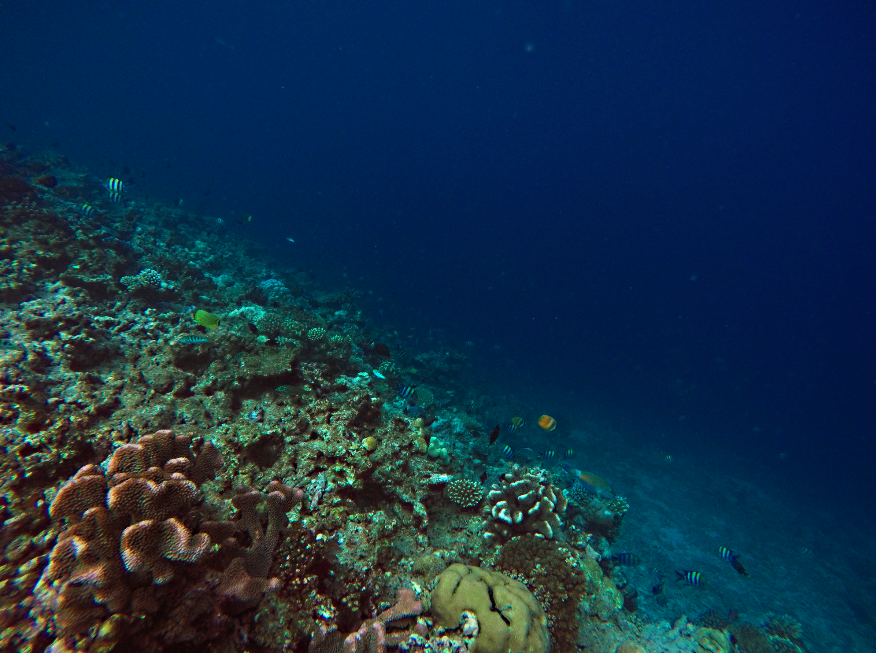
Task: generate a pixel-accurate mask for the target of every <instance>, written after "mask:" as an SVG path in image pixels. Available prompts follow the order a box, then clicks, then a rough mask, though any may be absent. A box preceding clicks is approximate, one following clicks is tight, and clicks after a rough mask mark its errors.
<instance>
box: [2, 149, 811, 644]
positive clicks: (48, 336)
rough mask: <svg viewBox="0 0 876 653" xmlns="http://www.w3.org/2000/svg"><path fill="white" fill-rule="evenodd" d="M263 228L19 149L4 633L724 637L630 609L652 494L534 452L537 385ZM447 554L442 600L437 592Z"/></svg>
mask: <svg viewBox="0 0 876 653" xmlns="http://www.w3.org/2000/svg"><path fill="white" fill-rule="evenodd" d="M228 222H231V221H228ZM242 235H243V232H242V231H237V230H236V228H235V227H234V226H233V225H231V226H230V227H229V225H228V224H226V223H225V222H224V221H223V220H221V219H218V218H215V217H210V216H204V215H198V214H196V213H193V212H190V211H186V210H182V209H181V208H180V207H178V206H167V205H165V204H162V203H161V202H156V201H154V200H153V199H149V198H147V197H145V196H142V195H139V194H138V189H137V188H136V187H135V188H132V189H130V190H129V191H128V192H126V194H125V202H124V203H113V202H111V201H110V200H109V199H108V198H107V196H106V189H105V188H104V186H103V185H102V184H101V183H99V182H97V181H96V179H95V177H94V175H92V174H90V173H89V171H86V170H81V169H76V168H74V167H73V166H71V165H70V163H69V161H67V160H66V159H65V158H64V157H60V156H57V155H53V154H51V153H46V154H43V155H40V156H38V157H37V156H29V155H27V154H24V153H22V152H20V151H13V150H11V149H9V148H7V149H6V150H4V151H2V152H0V254H2V255H0V343H2V347H0V362H2V363H3V365H2V369H0V493H2V496H0V499H2V501H0V520H2V528H0V548H2V556H3V557H2V561H0V587H2V589H3V592H0V649H2V650H34V651H40V650H49V651H51V653H60V652H61V651H67V650H69V651H72V650H90V651H95V652H96V651H109V650H111V649H113V647H115V650H117V651H121V650H125V651H133V652H135V653H136V652H137V651H141V650H143V651H145V650H148V651H155V652H160V651H179V650H183V649H184V648H191V649H192V650H198V651H215V652H216V653H219V652H220V651H221V652H222V653H231V652H232V651H244V650H254V651H259V652H260V653H280V652H282V651H293V650H297V651H302V650H304V649H305V648H307V646H308V643H309V642H311V641H312V643H311V644H310V645H311V647H312V648H313V649H314V650H318V651H350V650H354V651H359V650H378V651H379V650H383V649H384V648H397V649H398V650H401V651H433V652H435V651H446V652H454V653H464V652H466V651H471V650H474V649H475V648H477V649H478V650H479V651H482V653H483V651H486V650H489V647H490V646H491V645H492V643H493V642H495V641H498V640H500V639H501V638H502V637H509V638H510V637H511V635H512V634H513V633H518V632H519V631H521V630H522V629H523V630H525V629H527V628H528V631H527V632H528V633H529V634H528V635H526V637H527V638H531V639H532V641H530V639H526V640H525V642H523V643H519V646H518V643H516V642H514V643H512V644H509V646H511V645H513V650H514V651H515V653H516V652H517V651H519V650H527V649H529V650H531V651H540V650H544V649H545V648H546V646H547V641H548V634H549V633H550V635H551V636H552V639H553V642H554V650H572V647H573V645H574V644H585V643H586V644H588V645H590V646H591V648H592V649H593V650H614V649H615V648H617V647H618V646H621V645H623V646H628V647H635V646H637V645H639V644H642V645H643V646H644V648H646V649H648V650H651V648H649V647H650V644H649V642H659V643H660V645H663V643H666V642H675V643H676V644H677V645H678V646H679V647H681V646H686V647H687V648H679V650H717V648H720V646H722V642H721V641H718V640H719V639H720V638H719V637H718V636H717V635H713V634H711V633H710V631H723V630H724V629H723V628H722V627H718V625H716V624H711V625H709V624H700V625H698V626H697V627H694V626H692V625H690V624H688V625H684V624H682V625H680V626H678V627H672V626H670V625H669V624H668V623H660V624H651V625H650V626H652V628H651V630H648V629H647V628H646V627H645V626H643V625H641V624H637V623H635V620H634V619H633V618H631V617H630V616H629V614H628V613H627V612H626V611H624V610H623V609H621V607H620V606H621V602H622V600H623V596H622V595H621V593H620V591H619V590H618V587H617V585H615V583H614V581H613V580H612V579H611V578H610V577H609V576H607V575H606V574H607V573H609V572H611V569H610V565H608V564H606V565H605V568H604V569H603V568H602V567H600V566H599V564H598V562H599V559H600V556H599V554H598V553H597V552H596V551H594V547H595V548H597V549H598V550H599V551H600V552H601V553H603V554H604V555H605V556H606V557H607V556H609V555H610V553H609V549H608V544H607V543H606V540H611V539H613V538H614V537H616V536H617V534H618V529H619V528H620V525H621V521H622V518H623V516H624V513H625V512H626V509H627V507H626V503H625V501H624V500H623V499H621V498H619V497H616V498H614V499H611V500H605V499H599V498H595V497H594V496H593V495H592V494H589V493H587V492H586V491H583V490H581V491H580V492H579V491H578V490H576V488H571V489H570V490H567V491H566V492H567V493H568V494H567V496H569V497H570V501H569V503H568V506H569V507H568V509H567V508H566V505H567V502H566V497H565V496H563V494H561V493H560V492H559V490H558V489H557V487H556V483H557V481H556V477H554V476H552V475H551V473H550V472H548V471H545V470H541V469H536V468H531V469H529V468H521V467H518V466H510V469H509V465H510V464H509V462H508V461H506V460H505V459H504V458H502V456H501V453H500V452H501V449H500V448H499V447H490V444H489V442H488V436H487V433H489V431H490V429H491V428H492V427H493V425H495V424H496V421H497V419H498V417H497V414H498V413H502V414H505V415H506V416H507V415H511V414H514V413H515V412H517V411H518V407H516V406H508V405H500V404H508V403H510V402H511V400H510V399H507V398H504V399H501V400H500V399H496V398H491V397H490V396H488V395H487V394H485V392H484V391H483V389H480V388H477V387H474V386H475V385H476V383H473V381H472V379H473V377H472V375H471V371H470V369H469V368H470V367H471V365H472V364H471V362H470V361H469V360H468V358H467V356H466V354H465V353H462V352H460V351H457V350H456V348H455V346H454V345H453V344H452V342H451V341H450V340H449V339H447V338H446V337H444V336H441V335H440V334H439V333H438V332H437V331H436V332H435V333H434V334H433V333H428V334H416V333H405V334H400V333H398V332H395V331H393V330H392V329H389V328H387V327H385V326H381V325H379V324H376V323H373V322H370V321H369V320H368V319H367V315H368V313H369V309H370V308H371V307H373V306H374V303H373V301H372V300H371V298H370V293H369V289H367V288H354V287H347V288H342V289H325V288H322V287H320V285H319V284H318V283H317V282H316V281H315V279H314V275H313V274H312V273H310V272H307V271H303V270H299V269H296V268H294V267H291V266H290V265H289V264H288V263H287V262H285V261H284V262H282V263H280V262H275V261H271V260H270V259H267V258H265V257H260V256H255V255H253V249H254V248H253V243H251V242H248V241H247V240H246V239H245V238H244V237H242ZM192 307H196V308H197V311H195V312H193V309H192ZM420 335H422V337H420ZM399 385H402V386H412V387H414V391H413V393H411V395H410V396H407V397H400V396H399V393H398V392H397V388H398V387H399ZM463 397H465V398H463ZM521 409H522V408H521ZM535 414H537V413H535ZM503 419H507V417H506V418H503ZM168 429H173V432H171V431H169V430H168ZM146 433H151V434H152V435H143V436H142V437H140V436H141V434H146ZM533 444H534V443H533ZM222 461H224V464H222ZM479 477H481V478H483V479H487V478H489V479H492V481H493V482H495V483H496V485H493V486H492V488H491V491H490V492H489V494H488V498H487V500H486V501H484V500H483V494H484V493H483V489H482V484H481V483H478V482H476V481H474V480H466V479H476V478H479ZM211 479H212V480H211ZM254 488H255V489H254ZM296 488H303V491H302V490H300V489H296ZM305 492H306V500H305V499H304V494H305ZM478 506H480V507H478ZM564 511H565V512H564ZM561 520H562V521H561ZM563 521H565V522H566V525H565V526H564V525H563ZM499 545H503V546H501V547H500V546H499ZM460 563H469V564H471V563H475V564H479V565H480V566H481V568H469V567H463V566H461V564H460ZM448 565H451V566H450V567H449V568H447V566H448ZM445 568H447V569H446V570H445ZM461 569H465V570H468V571H466V572H465V574H464V575H465V578H467V580H465V581H464V582H465V583H466V587H468V586H469V585H472V586H475V587H477V588H479V589H477V591H476V592H475V591H474V590H472V592H473V593H472V594H471V596H469V597H468V598H472V600H473V601H474V602H473V603H472V604H471V605H470V606H463V605H460V606H458V607H459V609H457V603H460V604H462V603H465V601H464V600H463V595H459V594H458V592H457V593H456V595H454V593H453V592H451V591H449V589H450V584H449V583H450V580H448V579H451V578H453V577H454V576H455V577H457V578H458V580H460V582H462V579H463V575H462V574H461V572H460V570H461ZM442 572H443V573H442ZM500 572H501V573H500ZM439 574H440V577H439ZM503 574H504V575H503ZM436 577H438V578H439V580H438V581H437V586H436V587H435V591H434V592H433V597H437V599H438V600H437V606H435V605H433V607H432V610H431V612H430V611H429V609H428V608H429V606H428V605H427V603H428V601H427V598H428V597H427V596H426V595H423V594H420V595H419V596H414V594H412V593H411V590H410V588H415V591H417V592H418V591H419V590H417V589H416V588H418V587H420V586H429V585H430V583H433V582H435V581H436ZM615 577H617V575H616V574H615ZM515 579H516V580H515ZM517 581H520V582H517ZM487 587H492V588H493V590H494V591H493V594H492V597H493V600H495V601H496V603H495V604H494V603H493V600H491V599H490V592H489V591H487V589H486V588H487ZM526 588H528V590H527V589H526ZM505 593H507V595H508V598H507V599H500V598H499V597H503V596H505ZM393 596H397V597H398V599H399V600H398V602H397V603H396V604H395V605H394V606H390V605H389V603H387V601H386V599H387V598H388V597H393ZM465 596H467V595H465ZM533 597H534V598H533ZM445 599H447V600H446V601H445ZM503 600H505V601H506V603H504V604H502V601H503ZM536 602H538V603H540V604H541V605H542V606H543V607H544V608H546V611H542V607H539V605H538V604H537V603H536ZM448 604H449V605H452V606H453V608H452V610H451V609H449V608H447V605H448ZM500 604H501V605H500ZM507 606H516V607H515V608H514V610H513V612H514V614H513V615H512V614H510V612H509V611H508V610H509V609H508V608H507ZM500 614H501V615H504V616H505V618H507V619H508V620H509V621H510V622H511V624H512V626H513V627H510V628H509V626H508V624H506V623H505V622H504V621H503V620H502V616H500ZM433 618H434V619H435V620H436V621H440V623H438V624H437V625H436V626H435V627H433V626H432V622H431V621H430V619H433ZM637 618H638V615H637V616H636V619H637ZM314 619H316V620H317V623H318V624H319V626H318V627H315V625H314ZM522 623H525V624H528V625H527V626H525V627H521V626H520V624H522ZM777 623H778V622H777ZM729 628H730V630H731V632H734V633H737V632H738V633H739V634H738V635H736V636H737V637H738V638H739V640H740V642H741V641H743V640H744V637H745V635H746V633H748V634H750V633H749V632H748V631H747V630H746V631H744V632H743V630H742V629H741V627H740V626H739V625H738V624H735V623H734V624H732V625H730V626H729ZM698 629H699V630H698ZM751 629H753V632H754V633H757V634H758V635H759V636H762V638H763V639H764V640H765V641H766V642H767V644H768V645H769V646H773V644H775V645H776V646H780V645H783V646H786V648H787V646H788V645H790V644H794V645H797V644H799V642H796V643H795V642H791V640H790V639H786V638H785V637H781V636H780V634H779V627H778V626H776V627H775V628H774V631H775V632H773V633H772V634H769V633H766V632H765V631H764V630H762V629H760V628H757V627H755V626H751ZM786 630H787V629H786ZM512 631H513V632H512ZM314 633H315V634H316V636H315V637H313V635H314ZM788 633H790V631H788ZM752 637H753V635H752ZM780 640H782V641H783V642H784V644H783V643H782V642H780ZM509 641H510V640H509ZM750 641H753V640H750ZM673 645H675V644H673ZM501 646H504V645H502V644H500V648H501ZM667 646H668V644H667ZM709 646H711V647H712V649H709V648H708V647H709ZM696 647H699V649H697V648H696ZM716 647H717V648H716ZM800 647H801V648H802V644H801V645H800ZM507 650H508V647H505V649H504V650H503V653H505V651H507ZM631 650H633V649H632V648H631ZM764 650H766V649H764Z"/></svg>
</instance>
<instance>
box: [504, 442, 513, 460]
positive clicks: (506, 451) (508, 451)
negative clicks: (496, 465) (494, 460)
mask: <svg viewBox="0 0 876 653" xmlns="http://www.w3.org/2000/svg"><path fill="white" fill-rule="evenodd" d="M502 455H503V456H505V458H507V459H508V460H511V459H512V458H513V457H514V449H512V448H511V447H509V446H508V445H507V444H506V445H505V446H504V447H502Z"/></svg>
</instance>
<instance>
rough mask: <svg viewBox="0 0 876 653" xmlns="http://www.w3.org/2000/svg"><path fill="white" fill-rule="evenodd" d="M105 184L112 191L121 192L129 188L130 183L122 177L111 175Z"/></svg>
mask: <svg viewBox="0 0 876 653" xmlns="http://www.w3.org/2000/svg"><path fill="white" fill-rule="evenodd" d="M103 185H104V186H106V189H107V190H108V191H110V192H111V193H121V192H122V191H125V190H127V189H128V185H127V184H126V183H125V182H123V181H122V180H121V179H116V178H115V177H110V178H109V179H107V180H106V181H105V182H104V184H103Z"/></svg>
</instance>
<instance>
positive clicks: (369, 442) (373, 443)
mask: <svg viewBox="0 0 876 653" xmlns="http://www.w3.org/2000/svg"><path fill="white" fill-rule="evenodd" d="M362 446H363V447H365V448H366V449H367V450H368V451H374V450H375V449H377V438H375V437H373V436H370V435H369V436H368V437H367V438H365V439H364V440H362Z"/></svg>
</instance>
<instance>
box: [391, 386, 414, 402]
mask: <svg viewBox="0 0 876 653" xmlns="http://www.w3.org/2000/svg"><path fill="white" fill-rule="evenodd" d="M416 387H417V386H415V385H400V386H399V387H398V388H396V392H397V393H398V396H399V397H401V398H402V399H407V398H408V397H410V396H412V395H413V394H414V388H416Z"/></svg>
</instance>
